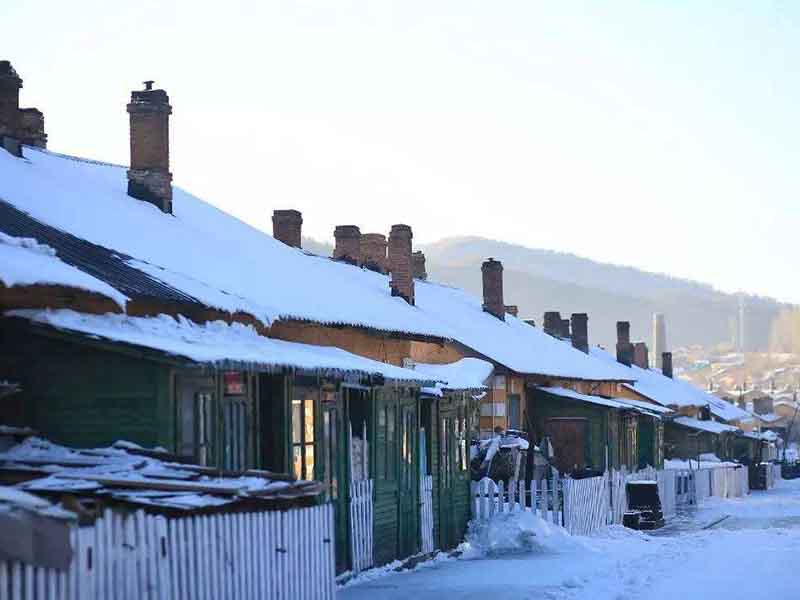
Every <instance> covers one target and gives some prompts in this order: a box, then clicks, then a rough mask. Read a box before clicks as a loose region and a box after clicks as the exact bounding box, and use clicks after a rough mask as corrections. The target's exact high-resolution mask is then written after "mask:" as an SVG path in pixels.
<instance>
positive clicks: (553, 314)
mask: <svg viewBox="0 0 800 600" xmlns="http://www.w3.org/2000/svg"><path fill="white" fill-rule="evenodd" d="M544 332H545V333H546V334H547V335H552V336H553V337H561V313H560V312H558V311H556V310H551V311H548V312H546V313H544Z"/></svg>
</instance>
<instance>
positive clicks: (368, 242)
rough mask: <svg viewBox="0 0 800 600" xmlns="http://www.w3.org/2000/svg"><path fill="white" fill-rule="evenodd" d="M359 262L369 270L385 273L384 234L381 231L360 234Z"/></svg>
mask: <svg viewBox="0 0 800 600" xmlns="http://www.w3.org/2000/svg"><path fill="white" fill-rule="evenodd" d="M361 264H362V265H364V266H365V267H366V268H367V269H370V270H371V271H377V272H378V273H387V272H388V271H389V269H388V267H387V266H386V236H385V235H383V234H382V233H365V234H363V235H362V236H361Z"/></svg>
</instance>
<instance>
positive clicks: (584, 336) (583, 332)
mask: <svg viewBox="0 0 800 600" xmlns="http://www.w3.org/2000/svg"><path fill="white" fill-rule="evenodd" d="M571 321H572V345H573V346H574V347H575V348H577V349H578V350H580V351H581V352H584V353H586V354H589V315H587V314H586V313H572V317H571Z"/></svg>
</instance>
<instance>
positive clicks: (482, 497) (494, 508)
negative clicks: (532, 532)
mask: <svg viewBox="0 0 800 600" xmlns="http://www.w3.org/2000/svg"><path fill="white" fill-rule="evenodd" d="M560 488H561V485H560V483H559V478H558V476H557V475H556V476H555V477H554V478H553V479H551V480H550V482H549V483H548V480H547V479H542V480H541V481H540V482H539V483H538V484H537V482H536V481H535V480H534V481H531V483H530V486H529V487H528V488H527V489H526V487H525V482H524V481H518V482H516V483H514V482H512V484H511V485H509V486H508V487H506V485H505V484H504V483H503V482H502V481H501V482H499V483H498V482H495V481H493V480H491V479H489V478H484V479H481V480H480V481H473V482H472V483H471V497H472V517H473V518H474V519H490V518H491V517H493V516H494V515H496V514H502V513H512V512H518V511H531V512H533V513H534V514H537V515H539V516H540V517H541V518H543V519H545V520H546V521H550V522H552V523H555V524H557V525H561V524H562V522H563V521H562V508H561V507H562V497H561V490H560Z"/></svg>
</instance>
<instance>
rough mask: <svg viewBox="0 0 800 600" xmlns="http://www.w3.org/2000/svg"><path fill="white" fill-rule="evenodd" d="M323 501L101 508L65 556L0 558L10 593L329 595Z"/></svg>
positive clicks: (1, 581) (58, 597)
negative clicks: (225, 510)
mask: <svg viewBox="0 0 800 600" xmlns="http://www.w3.org/2000/svg"><path fill="white" fill-rule="evenodd" d="M333 535H334V530H333V511H332V508H331V506H330V505H328V504H326V505H322V506H314V507H309V508H299V509H291V510H288V511H285V512H259V513H232V514H215V515H197V516H191V517H183V518H174V519H166V518H164V517H161V516H153V515H147V514H145V513H144V512H143V511H137V512H134V513H128V514H125V513H122V512H116V511H111V510H107V511H105V513H104V515H103V516H102V518H99V519H98V520H97V521H96V522H95V524H94V525H93V526H91V527H81V528H77V527H75V528H73V531H72V540H71V543H72V548H73V552H74V555H73V559H72V565H71V566H70V568H69V569H68V570H67V571H58V570H55V569H47V568H40V567H33V566H30V565H23V564H20V563H17V562H0V598H3V599H5V598H8V599H9V600H45V599H47V600H73V599H74V600H78V599H80V600H89V599H91V600H105V599H109V598H115V599H120V600H143V599H148V600H150V599H153V600H155V599H166V600H179V599H190V600H205V599H209V600H211V599H216V598H225V599H226V600H227V599H242V600H245V599H249V598H276V599H285V600H294V599H295V598H297V599H305V598H309V599H312V598H313V599H316V598H330V599H332V598H333V597H334V540H333Z"/></svg>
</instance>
